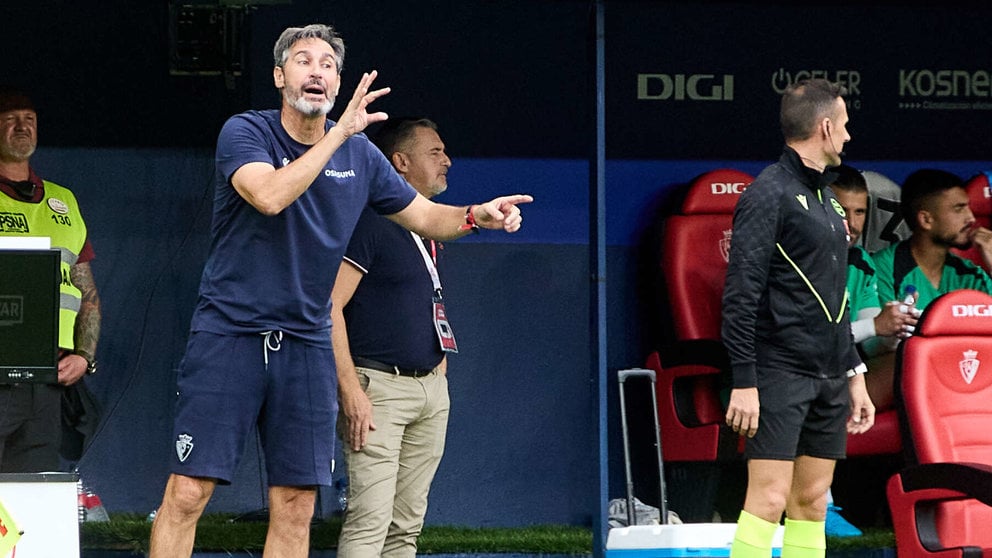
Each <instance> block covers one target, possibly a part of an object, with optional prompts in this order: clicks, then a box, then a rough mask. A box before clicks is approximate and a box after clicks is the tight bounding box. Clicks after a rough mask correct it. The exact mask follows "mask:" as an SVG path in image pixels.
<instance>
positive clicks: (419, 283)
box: [343, 209, 444, 368]
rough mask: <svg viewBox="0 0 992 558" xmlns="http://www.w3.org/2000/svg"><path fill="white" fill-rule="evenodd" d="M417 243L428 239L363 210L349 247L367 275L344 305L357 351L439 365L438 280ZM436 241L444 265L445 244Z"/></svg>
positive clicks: (349, 256)
mask: <svg viewBox="0 0 992 558" xmlns="http://www.w3.org/2000/svg"><path fill="white" fill-rule="evenodd" d="M415 242H422V241H421V240H414V238H413V235H411V234H410V232H409V231H407V230H406V229H404V228H403V227H401V226H399V225H397V224H396V223H394V222H392V221H390V220H389V219H386V218H385V217H382V216H381V215H377V214H376V213H375V212H374V211H372V210H371V209H365V211H363V212H362V216H361V218H360V219H359V220H358V225H357V226H356V227H355V232H354V234H353V235H352V237H351V242H350V243H349V244H348V250H347V252H345V259H346V260H347V261H349V262H351V263H352V264H354V265H355V266H356V267H358V269H359V270H361V271H362V273H363V274H364V276H363V277H362V280H361V282H360V283H359V284H358V288H357V289H355V294H354V295H352V297H351V301H349V302H348V305H347V306H345V307H344V310H343V311H344V319H345V323H347V324H348V345H349V347H350V348H351V354H352V356H359V357H365V358H371V359H375V360H378V361H380V362H384V363H386V364H391V365H395V366H399V367H401V368H433V367H435V366H437V365H438V363H440V362H441V359H442V358H443V356H444V353H443V352H442V351H441V346H440V342H439V341H438V338H437V332H436V330H435V329H434V306H433V293H434V283H433V282H432V281H431V276H430V273H429V272H428V271H427V265H426V264H425V263H424V257H423V255H422V254H421V252H420V250H418V249H417V245H416V244H414V243H415ZM427 242H428V244H426V245H425V248H426V249H427V251H428V254H429V253H430V252H431V250H430V246H429V242H430V241H427ZM435 246H436V249H435V253H436V259H437V264H436V265H437V266H438V267H441V265H442V264H441V260H442V255H443V252H444V249H443V245H442V244H441V243H440V242H436V243H435ZM439 273H440V271H439ZM441 284H442V286H443V284H444V283H443V281H442V283H441Z"/></svg>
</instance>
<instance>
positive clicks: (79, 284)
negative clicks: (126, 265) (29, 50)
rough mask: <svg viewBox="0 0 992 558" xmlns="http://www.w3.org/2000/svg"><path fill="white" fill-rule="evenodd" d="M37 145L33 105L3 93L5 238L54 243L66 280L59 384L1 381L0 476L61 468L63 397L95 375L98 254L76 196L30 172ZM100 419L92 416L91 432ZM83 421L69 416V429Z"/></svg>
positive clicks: (0, 171)
mask: <svg viewBox="0 0 992 558" xmlns="http://www.w3.org/2000/svg"><path fill="white" fill-rule="evenodd" d="M37 142H38V115H37V113H36V112H35V109H34V105H33V103H32V102H31V99H30V98H28V97H27V95H25V94H24V93H23V92H20V91H16V90H13V89H7V88H2V87H0V236H10V237H47V238H49V239H50V240H51V247H52V248H54V249H57V250H58V251H59V253H60V255H61V275H62V277H61V281H60V285H61V286H60V297H59V298H60V304H59V335H58V338H59V341H58V344H59V362H58V383H53V384H48V383H37V382H26V383H25V382H21V383H15V382H17V381H18V380H17V379H11V378H9V377H6V376H4V377H0V409H3V413H0V473H34V472H41V471H57V470H58V469H59V465H60V461H59V453H60V449H62V443H63V438H62V429H63V421H64V417H63V407H62V401H63V395H65V396H67V397H69V396H72V395H75V396H76V397H77V399H78V397H79V393H80V392H85V391H86V390H85V389H84V388H83V386H82V384H81V383H79V384H77V382H79V381H80V380H81V379H82V378H83V376H85V375H86V374H92V373H93V372H95V371H96V358H95V357H96V345H97V340H98V338H99V335H100V297H99V295H98V293H97V290H96V285H95V283H94V281H93V273H92V270H91V269H90V264H89V261H90V260H92V259H93V257H94V254H93V248H92V247H91V246H90V243H89V240H88V235H87V231H86V224H85V223H84V222H83V217H82V215H81V214H80V212H79V204H78V203H77V201H76V196H74V195H73V194H72V192H70V191H69V190H68V189H66V188H64V187H62V186H59V185H58V184H55V183H53V182H49V181H47V180H42V179H41V178H39V177H38V175H37V174H36V173H35V171H34V169H32V168H31V165H30V163H29V160H30V158H31V155H33V154H34V151H35V148H36V147H37ZM0 334H2V332H0ZM2 359H3V355H0V361H2ZM0 364H2V362H0ZM70 400H71V397H70ZM96 418H97V417H96V416H90V417H87V420H88V421H89V422H90V425H91V426H92V427H93V428H94V429H95V426H96V424H95V423H96ZM79 419H80V417H78V416H76V417H70V420H69V422H72V420H79ZM69 426H70V427H71V428H75V429H78V428H79V425H78V424H70V425H69ZM81 451H82V442H79V447H78V448H77V451H75V452H74V453H72V452H70V453H71V455H67V454H66V453H65V452H63V455H64V456H65V457H66V458H67V459H69V460H70V461H74V460H78V459H79V457H80V454H81Z"/></svg>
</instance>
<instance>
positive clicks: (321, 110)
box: [293, 97, 334, 116]
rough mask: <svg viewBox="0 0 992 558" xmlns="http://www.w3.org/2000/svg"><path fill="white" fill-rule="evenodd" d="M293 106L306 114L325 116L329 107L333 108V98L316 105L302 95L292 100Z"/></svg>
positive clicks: (329, 109) (329, 110)
mask: <svg viewBox="0 0 992 558" xmlns="http://www.w3.org/2000/svg"><path fill="white" fill-rule="evenodd" d="M293 107H294V108H295V109H296V110H298V111H300V112H302V113H303V114H305V115H306V116H320V115H323V116H327V114H328V113H329V112H331V109H332V108H334V100H329V101H326V102H324V103H322V104H320V105H318V106H314V105H311V104H310V103H308V102H307V101H306V99H304V98H303V97H297V98H296V100H294V101H293Z"/></svg>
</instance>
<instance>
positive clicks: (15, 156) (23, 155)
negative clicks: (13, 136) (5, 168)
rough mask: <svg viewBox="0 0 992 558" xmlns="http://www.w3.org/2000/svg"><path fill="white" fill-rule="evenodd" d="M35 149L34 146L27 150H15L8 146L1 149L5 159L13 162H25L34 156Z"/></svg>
mask: <svg viewBox="0 0 992 558" xmlns="http://www.w3.org/2000/svg"><path fill="white" fill-rule="evenodd" d="M35 149H36V146H34V145H32V146H31V147H29V148H27V149H17V148H15V147H12V146H8V147H6V148H3V150H2V153H3V155H4V158H6V159H12V160H14V161H27V160H28V159H30V158H31V156H32V155H34V151H35Z"/></svg>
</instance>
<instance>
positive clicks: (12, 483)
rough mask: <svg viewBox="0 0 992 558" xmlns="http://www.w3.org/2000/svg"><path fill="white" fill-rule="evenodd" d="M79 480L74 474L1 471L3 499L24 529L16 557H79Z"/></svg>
mask: <svg viewBox="0 0 992 558" xmlns="http://www.w3.org/2000/svg"><path fill="white" fill-rule="evenodd" d="M78 480H79V476H78V475H76V474H75V473H3V474H0V502H2V503H3V506H4V508H6V510H7V513H9V514H10V516H11V517H12V518H13V520H14V521H15V522H16V523H17V528H18V529H19V530H21V531H23V534H22V535H21V540H20V541H18V543H17V546H15V547H14V550H13V551H12V554H13V555H14V556H16V557H17V558H79V504H78V502H79V498H78V497H77V494H76V481H78ZM9 555H10V554H8V556H9ZM5 558H6V557H5Z"/></svg>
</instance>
